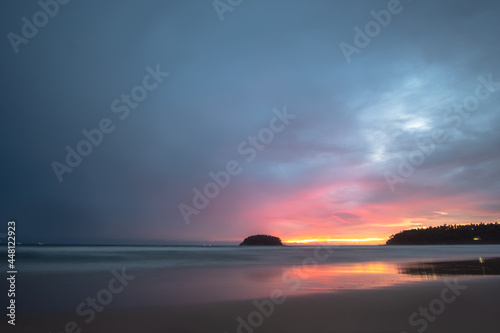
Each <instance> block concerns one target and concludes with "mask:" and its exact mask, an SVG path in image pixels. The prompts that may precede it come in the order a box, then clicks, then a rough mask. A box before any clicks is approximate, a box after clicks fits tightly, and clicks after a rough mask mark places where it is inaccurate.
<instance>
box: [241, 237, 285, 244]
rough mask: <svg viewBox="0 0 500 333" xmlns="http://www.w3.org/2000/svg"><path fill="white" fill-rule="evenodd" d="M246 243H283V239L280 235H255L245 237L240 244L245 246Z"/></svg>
mask: <svg viewBox="0 0 500 333" xmlns="http://www.w3.org/2000/svg"><path fill="white" fill-rule="evenodd" d="M245 245H257V246H258V245H265V246H268V245H283V243H281V239H279V237H275V236H270V235H253V236H249V237H247V238H245V240H243V242H242V243H240V246H245Z"/></svg>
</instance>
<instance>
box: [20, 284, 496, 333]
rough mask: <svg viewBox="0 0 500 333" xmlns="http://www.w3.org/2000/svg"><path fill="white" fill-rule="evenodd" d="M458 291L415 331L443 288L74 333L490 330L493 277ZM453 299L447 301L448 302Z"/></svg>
mask: <svg viewBox="0 0 500 333" xmlns="http://www.w3.org/2000/svg"><path fill="white" fill-rule="evenodd" d="M450 281H453V279H451V280H450ZM452 284H454V282H452ZM459 286H464V287H466V289H465V290H459V293H460V295H457V297H456V299H455V300H454V301H453V302H451V303H450V304H445V308H444V310H443V311H442V313H439V314H437V313H436V314H433V312H432V311H431V310H429V315H430V318H434V321H431V320H425V318H424V317H423V316H420V315H419V316H418V317H416V320H420V321H419V324H418V325H414V326H412V325H410V324H409V317H410V316H411V315H412V314H413V313H415V312H418V311H419V309H420V308H422V307H423V308H429V304H431V302H433V301H435V300H436V299H441V293H442V292H443V290H444V289H445V288H448V286H447V285H446V284H445V283H443V282H442V281H433V282H421V283H415V284H412V285H407V286H397V287H387V288H380V289H371V290H345V291H341V292H337V293H334V294H327V295H324V294H321V295H309V296H295V297H289V298H287V299H286V300H284V302H283V303H282V304H275V306H274V311H273V312H272V314H270V315H269V317H266V316H264V315H262V316H259V315H255V314H254V315H252V313H255V312H256V311H259V310H258V309H257V308H256V306H255V304H254V302H253V301H251V300H246V301H233V302H220V303H215V304H202V305H186V306H172V305H171V306H164V307H162V306H156V307H128V308H122V309H111V310H105V311H103V312H102V313H100V314H99V316H96V319H95V320H94V321H93V322H92V323H90V324H88V325H85V326H82V327H81V329H82V332H89V333H90V332H93V333H94V332H95V333H101V332H102V333H104V332H123V333H129V332H130V333H135V332H149V333H160V332H161V333H164V332H186V333H198V332H221V333H224V332H228V333H230V332H263V333H264V332H284V333H285V332H290V333H292V332H293V333H295V332H297V333H299V332H316V333H321V332H329V333H332V332H339V333H340V332H346V333H347V332H349V333H369V332H370V333H382V332H384V333H391V332H398V333H399V332H404V331H406V332H409V333H410V332H417V329H422V328H424V327H425V330H424V331H425V332H429V333H432V332H439V333H447V332H450V333H451V332H453V333H455V332H471V333H472V332H496V329H497V328H498V327H499V326H500V316H498V307H499V305H500V278H496V277H494V278H484V279H481V280H478V279H459ZM452 294H453V292H451V293H450V295H447V296H448V297H450V298H451V297H452ZM266 300H269V299H263V300H259V301H258V303H261V304H262V303H264V302H265V301H266ZM268 309H269V308H268ZM438 310H439V312H440V311H441V310H440V309H438ZM249 316H250V317H251V319H250V322H251V321H252V320H254V322H253V323H254V324H255V323H256V322H257V323H258V322H259V320H258V319H259V318H261V317H262V318H263V320H262V323H261V324H260V325H258V326H257V327H255V328H254V327H252V326H251V324H249V320H248V317H249ZM74 318H75V314H74V313H68V314H57V315H43V316H40V315H32V316H27V317H23V318H22V319H20V320H19V324H18V325H17V327H16V331H18V332H33V333H34V332H64V330H63V328H64V327H65V325H66V324H67V322H70V321H72V320H74ZM238 318H242V319H243V321H244V322H245V323H246V324H241V322H242V321H241V320H238ZM251 323H252V322H251ZM426 325H427V326H426ZM57 328H60V330H57ZM75 332H77V331H75ZM422 332H423V331H422Z"/></svg>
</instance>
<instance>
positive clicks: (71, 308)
mask: <svg viewBox="0 0 500 333" xmlns="http://www.w3.org/2000/svg"><path fill="white" fill-rule="evenodd" d="M16 250H17V252H16V269H17V271H18V274H17V299H16V302H17V303H18V311H19V312H20V313H23V312H24V313H52V312H75V309H76V308H77V307H78V305H80V304H81V303H82V302H86V300H87V298H88V297H90V298H92V297H94V298H95V297H96V296H97V295H98V294H99V292H100V291H101V290H103V289H104V290H106V289H109V285H110V281H114V283H115V284H116V283H117V282H116V279H117V274H118V275H121V276H124V275H126V276H127V278H126V279H125V281H126V282H125V285H124V286H123V287H124V288H121V289H123V290H121V291H120V292H118V293H113V299H112V300H111V301H109V303H108V304H106V307H134V306H141V307H142V306H158V305H185V304H186V305H187V304H196V303H214V302H220V301H231V300H242V299H255V298H266V297H269V296H270V295H271V293H273V292H276V291H278V292H280V293H282V294H283V295H285V296H293V295H305V294H311V293H331V292H337V291H339V290H345V289H371V288H383V287H390V286H395V285H398V284H408V283H428V282H429V280H436V279H437V280H439V279H446V278H450V277H446V276H445V277H443V276H416V275H408V274H402V273H401V267H402V266H404V265H405V264H408V263H416V262H429V261H451V260H484V259H487V258H493V257H500V245H464V246H461V245H454V246H286V247H237V246H221V247H217V246H212V247H208V246H207V247H201V246H200V247H196V246H50V245H41V246H27V245H21V246H18V247H17V249H16ZM4 252H5V251H4ZM5 262H6V258H5ZM453 278H455V277H453ZM477 278H487V277H477ZM113 279H114V280H113ZM103 293H105V292H103ZM103 293H101V296H102V295H103Z"/></svg>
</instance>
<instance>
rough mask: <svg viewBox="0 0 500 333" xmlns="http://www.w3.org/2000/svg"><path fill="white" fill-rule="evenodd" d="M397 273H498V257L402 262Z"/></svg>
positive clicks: (499, 260)
mask: <svg viewBox="0 0 500 333" xmlns="http://www.w3.org/2000/svg"><path fill="white" fill-rule="evenodd" d="M399 273H400V274H410V275H420V276H427V277H433V276H439V275H500V258H490V259H482V258H479V259H478V260H466V261H447V262H427V263H411V264H403V265H400V266H399Z"/></svg>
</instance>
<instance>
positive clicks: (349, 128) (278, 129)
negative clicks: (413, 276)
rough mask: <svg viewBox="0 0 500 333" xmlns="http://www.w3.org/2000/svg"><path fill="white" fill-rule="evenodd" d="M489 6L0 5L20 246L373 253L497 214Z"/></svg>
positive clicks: (495, 39) (497, 50) (496, 61)
mask: <svg viewBox="0 0 500 333" xmlns="http://www.w3.org/2000/svg"><path fill="white" fill-rule="evenodd" d="M499 17H500V2H498V1H494V0H492V1H486V0H479V1H464V0H437V1H436V0H433V1H431V0H413V1H409V0H402V1H400V2H398V1H395V0H390V1H388V0H383V1H353V0H343V1H340V0H339V1H321V0H310V1H299V0H276V1H264V0H252V1H248V0H242V1H240V0H220V1H206V0H203V1H202V0H198V1H196V0H195V1H184V0H176V1H174V0H172V1H161V0H144V1H131V0H109V1H104V2H103V1H96V0H90V1H74V0H73V1H69V2H67V3H65V1H63V0H59V2H56V1H55V0H42V1H40V2H38V3H37V2H35V1H16V0H6V1H3V2H2V10H1V11H0V28H1V29H0V31H1V32H2V33H3V35H4V37H3V39H2V42H1V43H0V54H1V59H2V61H1V62H0V73H1V81H0V82H1V83H0V85H1V86H0V89H1V94H0V96H1V97H0V98H1V105H2V111H1V112H2V121H1V122H0V135H1V140H0V146H1V151H2V160H1V163H0V180H1V191H0V196H1V201H0V207H1V209H0V221H4V222H3V223H5V224H4V226H5V231H2V230H0V233H1V234H0V237H2V238H1V240H2V241H3V242H5V241H6V232H7V222H8V221H11V220H13V221H15V222H16V236H17V241H18V242H24V243H36V242H43V243H47V244H48V243H64V244H204V243H208V244H237V243H238V242H240V241H241V240H242V239H244V238H245V237H247V236H249V235H252V234H261V233H265V234H272V235H275V236H278V237H280V238H281V239H282V240H284V241H289V242H292V241H301V242H302V243H308V242H310V241H311V240H317V241H319V242H326V241H328V242H330V243H332V244H382V243H384V242H385V240H386V239H387V238H388V237H389V236H390V235H391V234H394V233H397V232H399V231H402V230H404V229H409V228H416V227H427V226H435V225H442V224H445V223H446V224H465V223H472V222H473V223H478V222H484V223H491V222H496V221H500V152H499V147H500V104H499V101H500V58H499V57H500V37H499V36H498V33H497V32H498V31H500V20H499V19H498V18H499Z"/></svg>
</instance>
